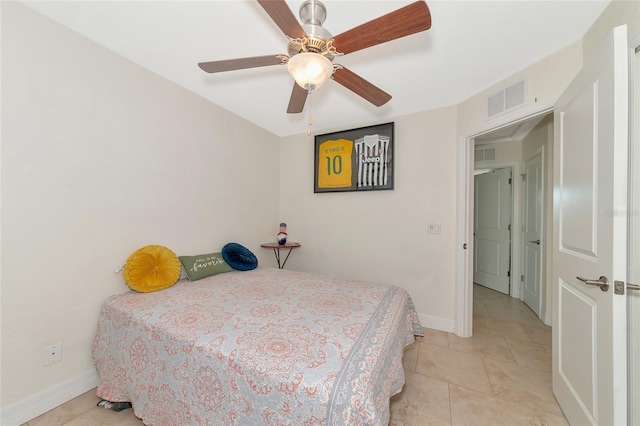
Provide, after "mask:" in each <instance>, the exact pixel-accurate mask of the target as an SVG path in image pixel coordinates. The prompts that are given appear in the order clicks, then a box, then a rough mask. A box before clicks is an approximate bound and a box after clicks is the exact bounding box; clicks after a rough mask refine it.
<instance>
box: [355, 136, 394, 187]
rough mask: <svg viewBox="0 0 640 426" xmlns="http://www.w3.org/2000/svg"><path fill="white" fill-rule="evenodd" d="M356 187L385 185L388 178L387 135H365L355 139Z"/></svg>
mask: <svg viewBox="0 0 640 426" xmlns="http://www.w3.org/2000/svg"><path fill="white" fill-rule="evenodd" d="M355 148H356V158H357V160H356V161H357V163H358V176H357V185H358V187H359V188H360V187H367V186H381V185H386V184H387V182H388V180H389V176H388V173H389V170H388V155H389V137H388V136H381V135H365V136H364V137H362V138H359V139H356V143H355Z"/></svg>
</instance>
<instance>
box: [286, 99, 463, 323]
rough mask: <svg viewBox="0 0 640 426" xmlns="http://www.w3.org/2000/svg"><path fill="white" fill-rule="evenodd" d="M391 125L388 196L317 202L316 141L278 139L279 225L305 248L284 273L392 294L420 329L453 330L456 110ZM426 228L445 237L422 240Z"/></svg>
mask: <svg viewBox="0 0 640 426" xmlns="http://www.w3.org/2000/svg"><path fill="white" fill-rule="evenodd" d="M393 121H394V122H395V190H393V191H374V192H342V193H322V194H314V193H313V170H314V168H313V158H314V139H313V137H308V136H306V135H300V136H292V137H289V138H284V139H283V142H282V148H281V158H280V163H281V164H282V170H283V172H282V174H281V179H280V198H281V201H280V212H281V214H280V217H281V219H282V220H283V221H285V222H286V223H287V225H288V228H287V229H288V232H289V235H290V237H291V239H292V240H295V241H299V242H300V243H301V244H302V248H300V249H298V250H297V251H296V252H295V253H294V254H292V255H291V258H290V259H289V263H287V267H288V268H291V269H297V270H302V271H312V272H322V273H328V274H330V275H334V276H340V277H348V278H357V279H365V280H370V281H375V282H382V283H389V284H395V285H398V286H400V287H403V288H405V289H406V290H407V291H408V292H409V294H410V295H411V297H412V298H413V301H414V303H415V304H416V308H417V310H418V312H419V313H420V314H421V319H422V320H423V325H425V326H431V327H433V328H439V329H448V330H453V320H454V313H455V311H454V306H455V305H454V303H455V288H454V285H455V279H454V274H453V272H454V270H455V251H454V241H455V224H456V223H455V199H456V192H455V188H456V169H455V164H456V149H455V141H456V133H455V131H456V113H455V108H453V107H451V108H441V109H437V110H432V111H426V112H423V113H418V114H413V115H408V116H402V117H398V118H396V119H395V120H393ZM367 124H368V123H354V126H353V127H354V128H355V127H361V126H365V125H367ZM335 130H340V129H335ZM342 130H344V129H342ZM428 223H439V224H440V225H441V233H440V234H428V233H427V226H428Z"/></svg>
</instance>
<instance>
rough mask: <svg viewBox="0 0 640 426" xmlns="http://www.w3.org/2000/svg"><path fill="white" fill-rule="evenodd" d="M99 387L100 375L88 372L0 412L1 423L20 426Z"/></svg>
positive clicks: (6, 425)
mask: <svg viewBox="0 0 640 426" xmlns="http://www.w3.org/2000/svg"><path fill="white" fill-rule="evenodd" d="M96 386H98V373H96V371H95V370H91V371H87V372H86V373H84V374H81V375H79V376H76V377H74V378H73V379H70V380H67V381H66V382H62V383H60V384H58V385H55V386H52V387H50V388H48V389H45V390H43V391H40V392H38V393H36V394H34V395H32V396H30V397H28V398H25V399H23V400H21V401H18V402H16V403H14V404H12V405H9V406H8V407H3V408H2V409H1V411H0V419H1V421H0V423H1V424H3V425H4V426H19V425H21V424H23V423H26V422H28V421H29V420H32V419H34V418H36V417H38V416H39V415H41V414H44V413H46V412H47V411H49V410H52V409H54V408H56V407H58V406H60V405H62V404H64V403H65V402H67V401H70V400H72V399H73V398H75V397H77V396H79V395H82V394H83V393H85V392H87V391H89V390H91V389H93V388H95V387H96Z"/></svg>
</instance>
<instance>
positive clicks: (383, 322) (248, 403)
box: [92, 267, 423, 425]
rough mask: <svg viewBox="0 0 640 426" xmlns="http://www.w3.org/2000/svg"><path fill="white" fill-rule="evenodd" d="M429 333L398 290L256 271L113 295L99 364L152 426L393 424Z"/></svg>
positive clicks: (95, 349) (116, 393) (101, 325)
mask: <svg viewBox="0 0 640 426" xmlns="http://www.w3.org/2000/svg"><path fill="white" fill-rule="evenodd" d="M422 335H423V331H422V327H421V325H420V321H419V319H418V315H417V313H416V311H415V308H414V305H413V302H412V300H411V298H410V297H409V295H408V293H407V292H406V291H405V290H403V289H401V288H399V287H397V286H392V285H381V284H373V283H368V282H364V281H358V280H346V279H337V278H332V277H328V276H323V275H316V274H308V273H301V272H294V271H287V270H281V269H274V268H263V267H259V268H257V269H255V270H253V271H246V272H240V271H236V272H229V273H224V274H219V275H215V276H212V277H208V278H204V279H202V280H199V281H195V282H188V281H179V282H178V283H177V284H175V285H174V286H172V287H170V288H168V289H165V290H162V291H158V292H153V293H136V292H127V293H124V294H119V295H114V296H111V297H109V298H108V299H107V300H106V301H105V302H104V304H103V306H102V308H101V311H100V316H99V320H98V329H97V332H96V336H95V339H94V342H93V345H92V355H93V359H94V362H95V365H96V369H97V372H98V375H99V385H98V390H97V393H98V396H99V397H101V398H104V399H106V400H108V401H112V402H124V401H128V402H131V403H132V404H133V409H134V412H135V414H136V416H138V417H139V418H141V419H142V421H143V422H144V423H145V424H147V425H358V424H363V425H386V424H388V422H389V398H390V397H391V396H393V395H394V394H396V393H398V392H400V391H401V389H402V386H403V384H404V371H403V367H402V355H403V352H404V347H405V346H406V345H408V344H411V343H413V342H414V341H415V340H416V338H418V337H420V336H422Z"/></svg>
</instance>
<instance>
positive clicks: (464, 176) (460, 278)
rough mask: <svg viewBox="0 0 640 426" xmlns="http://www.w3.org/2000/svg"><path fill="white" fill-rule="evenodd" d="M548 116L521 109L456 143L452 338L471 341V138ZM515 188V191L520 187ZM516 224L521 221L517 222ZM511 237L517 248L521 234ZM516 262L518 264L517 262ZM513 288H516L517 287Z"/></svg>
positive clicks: (546, 108)
mask: <svg viewBox="0 0 640 426" xmlns="http://www.w3.org/2000/svg"><path fill="white" fill-rule="evenodd" d="M549 113H553V105H539V104H538V105H534V107H533V108H523V109H522V110H521V111H520V114H519V115H515V118H514V116H513V115H508V116H505V117H503V118H502V119H500V120H499V121H497V122H496V123H494V124H492V125H487V126H486V127H485V128H481V129H471V130H468V131H467V132H466V134H463V135H461V137H460V139H459V149H458V184H457V193H458V200H457V201H458V203H457V204H458V206H459V208H458V214H457V247H458V255H457V262H456V263H457V265H456V290H457V292H456V293H457V301H456V323H455V334H456V335H458V336H460V337H471V336H472V334H473V249H474V248H473V176H474V175H473V171H474V169H475V164H474V155H475V138H477V137H478V136H482V135H484V134H487V133H491V132H493V131H496V130H500V129H502V128H504V127H507V126H510V125H512V124H517V123H520V122H523V121H527V120H529V119H532V118H536V117H540V116H543V115H547V114H549ZM517 174H518V175H519V174H520V168H518V173H517ZM516 186H517V187H519V186H520V185H516ZM519 199H520V200H521V199H522V198H521V197H520V198H519ZM518 220H521V218H519V219H518ZM514 228H515V226H514ZM515 229H522V227H521V224H520V227H519V228H515ZM513 234H514V235H517V236H518V244H521V234H522V233H521V232H515V233H513ZM512 238H513V236H512ZM517 260H518V264H519V263H520V259H517ZM519 271H520V270H519V269H518V274H520V273H519ZM512 272H513V269H512ZM516 276H518V275H516ZM513 287H518V288H520V286H512V288H513Z"/></svg>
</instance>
